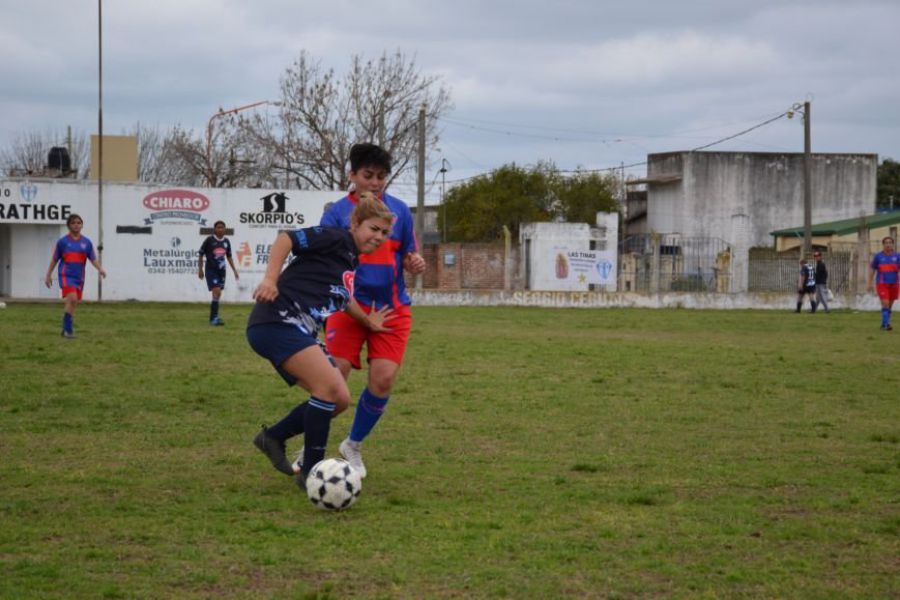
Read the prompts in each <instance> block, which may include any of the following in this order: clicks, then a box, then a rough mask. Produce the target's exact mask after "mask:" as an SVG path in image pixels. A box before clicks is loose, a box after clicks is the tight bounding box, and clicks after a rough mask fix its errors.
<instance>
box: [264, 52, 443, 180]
mask: <svg viewBox="0 0 900 600" xmlns="http://www.w3.org/2000/svg"><path fill="white" fill-rule="evenodd" d="M423 105H424V106H425V107H426V110H427V113H426V148H434V147H435V146H436V145H437V142H438V139H439V135H438V131H437V125H436V124H437V121H438V119H439V118H440V117H441V116H442V115H443V114H444V113H445V112H446V111H447V110H449V108H450V94H449V92H448V91H447V90H446V89H445V88H444V87H443V86H442V85H440V81H439V78H438V77H435V76H426V75H423V74H422V73H421V72H420V71H419V69H418V68H417V66H416V64H415V60H414V59H411V58H407V57H406V56H405V55H404V54H402V53H401V52H399V51H398V52H396V53H394V54H392V55H388V54H387V53H384V54H383V55H382V56H381V57H380V58H379V59H377V60H364V59H363V58H362V57H361V56H359V55H354V56H353V57H352V60H351V66H350V70H349V72H348V73H347V74H346V75H344V76H342V77H341V76H338V75H336V74H335V72H334V70H333V69H323V67H322V66H321V63H320V62H319V61H316V60H313V59H312V58H311V57H310V56H309V55H308V54H307V53H306V52H305V51H304V52H301V54H300V56H299V58H298V59H297V60H296V61H294V63H293V64H292V65H291V66H290V67H289V68H288V69H287V70H286V71H285V74H284V76H283V77H282V79H281V101H280V109H279V114H278V117H277V118H275V119H269V118H268V117H266V116H261V115H257V116H255V117H252V118H251V119H249V121H248V122H247V129H248V133H249V135H250V136H251V137H252V138H253V140H254V142H255V144H256V146H257V147H258V148H259V150H258V152H259V153H260V154H262V155H266V156H269V157H272V159H273V164H272V165H271V166H272V167H273V168H274V169H276V170H278V171H281V172H282V173H286V174H288V175H289V176H290V177H291V179H293V180H294V181H295V182H296V183H297V184H298V187H302V188H308V189H317V190H343V189H347V187H348V185H349V181H348V179H347V162H348V158H349V154H350V147H351V146H352V145H353V144H355V143H357V142H366V141H368V142H375V143H378V144H379V145H381V146H382V147H384V148H385V149H386V150H388V152H390V153H391V155H392V156H393V159H394V169H393V173H392V177H394V178H396V177H397V176H398V175H400V174H402V173H403V172H404V171H405V170H408V169H410V168H412V166H413V165H414V164H415V157H416V148H417V134H416V123H417V119H418V113H419V109H420V107H421V106H423Z"/></svg>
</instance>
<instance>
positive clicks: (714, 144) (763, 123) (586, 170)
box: [445, 111, 788, 183]
mask: <svg viewBox="0 0 900 600" xmlns="http://www.w3.org/2000/svg"><path fill="white" fill-rule="evenodd" d="M787 114H788V111H784V112H782V113H780V114H778V115H776V116H774V117H772V118H770V119H767V120H765V121H763V122H761V123H757V124H756V125H753V126H752V127H748V128H747V129H744V130H743V131H739V132H737V133H735V134H732V135H729V136H726V137H724V138H720V139H718V140H716V141H714V142H710V143H708V144H704V145H702V146H697V147H696V148H691V149H690V150H689V151H688V152H696V151H698V150H703V149H706V148H711V147H712V146H716V145H718V144H721V143H723V142H727V141H728V140H733V139H735V138H737V137H740V136H742V135H746V134H748V133H750V132H751V131H754V130H756V129H759V128H760V127H765V126H766V125H768V124H770V123H773V122H775V121H777V120H778V119H781V118H783V117H786V116H787ZM445 120H446V119H445ZM510 135H514V134H512V133H510ZM554 139H555V138H554ZM618 141H625V140H624V139H620V140H618ZM646 164H647V161H641V162H636V163H631V164H628V165H617V166H613V167H602V168H599V169H563V170H559V172H560V173H605V172H613V171H618V170H620V169H628V168H633V167H639V166H642V165H646ZM489 173H490V171H489V172H486V173H478V174H476V175H471V176H469V177H462V178H459V179H453V180H450V181H447V183H459V182H462V181H469V180H471V179H476V178H478V177H484V176H486V175H488V174H489Z"/></svg>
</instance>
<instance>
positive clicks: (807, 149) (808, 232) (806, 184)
mask: <svg viewBox="0 0 900 600" xmlns="http://www.w3.org/2000/svg"><path fill="white" fill-rule="evenodd" d="M809 121H810V102H809V100H807V101H806V102H804V103H803V256H802V257H801V258H806V257H808V256H809V253H810V251H811V250H812V182H811V179H812V175H811V171H812V148H811V143H810V133H809V127H810V124H809Z"/></svg>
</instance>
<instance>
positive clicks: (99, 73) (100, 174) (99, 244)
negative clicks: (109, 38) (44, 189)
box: [97, 0, 103, 302]
mask: <svg viewBox="0 0 900 600" xmlns="http://www.w3.org/2000/svg"><path fill="white" fill-rule="evenodd" d="M97 220H98V221H99V230H98V233H97V258H98V259H99V262H100V264H101V265H102V264H103V0H97ZM97 301H98V302H102V301H103V278H102V277H100V276H99V275H97Z"/></svg>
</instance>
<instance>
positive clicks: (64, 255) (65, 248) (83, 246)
mask: <svg viewBox="0 0 900 600" xmlns="http://www.w3.org/2000/svg"><path fill="white" fill-rule="evenodd" d="M53 257H54V259H55V260H58V261H59V267H58V268H57V275H58V276H59V286H60V287H61V288H65V287H74V288H83V287H84V271H85V263H86V262H87V261H89V260H90V261H94V260H97V254H96V253H95V252H94V244H92V243H91V240H89V239H88V238H86V237H85V236H83V235H81V236H78V239H75V238H73V237H72V234H66V235H65V236H63V237H61V238H59V241H57V242H56V250H55V251H54V253H53Z"/></svg>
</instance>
